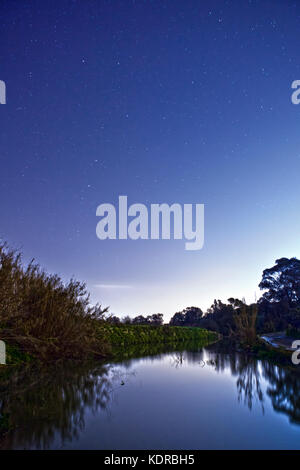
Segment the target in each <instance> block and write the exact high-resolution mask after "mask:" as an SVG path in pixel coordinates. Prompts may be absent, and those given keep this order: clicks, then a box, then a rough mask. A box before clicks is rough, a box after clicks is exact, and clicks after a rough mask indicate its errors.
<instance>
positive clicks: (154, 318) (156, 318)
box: [147, 313, 164, 326]
mask: <svg viewBox="0 0 300 470" xmlns="http://www.w3.org/2000/svg"><path fill="white" fill-rule="evenodd" d="M163 322H164V320H163V314H162V313H153V315H148V317H147V323H149V325H155V326H160V325H162V324H163Z"/></svg>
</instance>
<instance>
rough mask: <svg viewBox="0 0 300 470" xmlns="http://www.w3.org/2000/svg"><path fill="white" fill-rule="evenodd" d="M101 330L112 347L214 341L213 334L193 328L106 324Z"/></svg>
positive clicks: (215, 337) (215, 336)
mask: <svg viewBox="0 0 300 470" xmlns="http://www.w3.org/2000/svg"><path fill="white" fill-rule="evenodd" d="M101 328H103V329H104V331H105V337H106V338H107V339H108V341H109V343H110V344H111V345H112V347H113V348H114V347H120V346H128V345H136V344H151V343H156V344H163V343H177V342H180V341H214V340H216V339H217V335H216V334H215V333H214V332H211V331H207V330H203V329H201V328H193V327H176V326H169V325H162V326H151V325H126V324H120V325H111V324H109V323H106V324H105V325H104V326H101Z"/></svg>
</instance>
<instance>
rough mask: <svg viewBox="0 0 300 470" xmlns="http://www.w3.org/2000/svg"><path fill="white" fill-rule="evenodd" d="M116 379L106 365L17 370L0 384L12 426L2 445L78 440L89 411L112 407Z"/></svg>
mask: <svg viewBox="0 0 300 470" xmlns="http://www.w3.org/2000/svg"><path fill="white" fill-rule="evenodd" d="M117 379H118V380H119V377H118V378H117ZM114 381H115V377H114V369H113V368H112V367H111V366H107V365H97V366H95V365H93V366H87V365H82V364H81V365H78V364H75V365H74V364H73V366H72V365H67V366H62V365H60V366H51V367H50V368H48V369H47V370H41V369H39V368H33V369H30V370H23V371H18V372H15V373H14V374H13V375H11V376H10V377H9V379H8V380H7V381H6V382H5V383H3V382H1V388H0V415H2V416H8V420H9V426H10V427H12V428H13V429H14V432H13V433H11V434H10V433H8V435H7V437H6V439H5V440H4V441H3V447H9V448H15V447H22V448H29V447H34V448H48V447H49V446H50V445H51V444H53V442H54V438H55V437H57V436H59V437H60V439H61V441H62V444H63V443H64V442H65V441H67V440H72V439H76V438H78V436H79V433H80V431H82V430H83V429H84V425H85V422H84V417H85V413H86V410H87V409H89V410H91V411H92V412H96V411H97V410H99V409H105V408H106V407H107V406H108V404H109V401H110V399H111V392H112V391H113V389H114V387H113V383H114ZM4 387H5V389H4ZM4 390H5V391H4Z"/></svg>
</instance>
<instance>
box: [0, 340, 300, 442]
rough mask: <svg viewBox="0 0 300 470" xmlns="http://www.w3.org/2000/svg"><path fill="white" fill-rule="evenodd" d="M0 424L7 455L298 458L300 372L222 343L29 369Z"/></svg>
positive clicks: (0, 400)
mask: <svg viewBox="0 0 300 470" xmlns="http://www.w3.org/2000/svg"><path fill="white" fill-rule="evenodd" d="M180 349H181V350H180ZM0 416H1V420H0V423H1V422H2V426H3V423H4V425H5V423H9V425H10V426H11V428H12V430H11V431H10V432H8V433H7V434H6V435H5V437H4V438H2V440H1V447H2V448H3V449H112V450H113V449H120V450H121V449H174V450H175V449H300V373H299V369H297V367H294V369H293V368H283V367H279V366H275V365H273V364H271V363H269V362H267V361H259V360H256V359H254V358H252V357H246V356H245V355H243V354H241V353H227V352H224V350H223V351H222V350H221V348H220V346H219V345H218V344H214V345H210V346H205V347H202V346H200V345H189V346H184V347H182V346H181V348H178V350H176V351H173V352H170V351H169V352H164V353H161V354H155V355H150V354H148V355H146V356H145V357H139V358H133V359H128V360H126V361H124V360H123V361H121V360H120V361H117V362H108V363H96V364H95V363H92V364H76V363H75V364H74V363H72V364H67V365H54V366H51V367H48V368H47V370H45V369H40V368H38V367H35V368H34V367H27V368H24V369H22V370H19V371H15V372H14V373H13V374H12V375H11V376H10V377H9V378H7V379H6V380H4V381H3V380H2V381H1V382H0Z"/></svg>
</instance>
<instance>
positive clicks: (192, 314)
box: [170, 307, 203, 326]
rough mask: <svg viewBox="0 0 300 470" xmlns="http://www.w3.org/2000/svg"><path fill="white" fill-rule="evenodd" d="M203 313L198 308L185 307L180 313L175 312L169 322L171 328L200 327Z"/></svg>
mask: <svg viewBox="0 0 300 470" xmlns="http://www.w3.org/2000/svg"><path fill="white" fill-rule="evenodd" d="M202 317H203V312H202V310H201V308H198V307H187V308H185V309H184V310H182V312H177V313H175V314H174V315H173V317H172V318H171V320H170V325H173V326H200V323H201V319H202Z"/></svg>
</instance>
